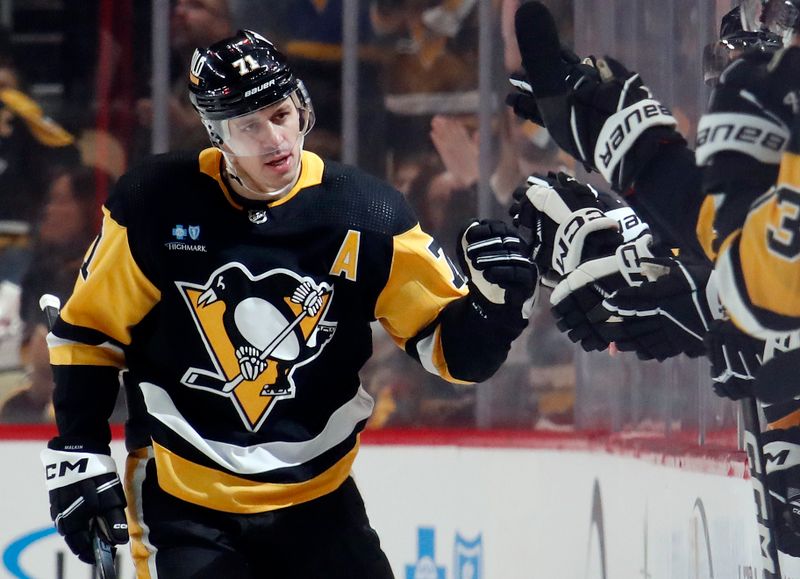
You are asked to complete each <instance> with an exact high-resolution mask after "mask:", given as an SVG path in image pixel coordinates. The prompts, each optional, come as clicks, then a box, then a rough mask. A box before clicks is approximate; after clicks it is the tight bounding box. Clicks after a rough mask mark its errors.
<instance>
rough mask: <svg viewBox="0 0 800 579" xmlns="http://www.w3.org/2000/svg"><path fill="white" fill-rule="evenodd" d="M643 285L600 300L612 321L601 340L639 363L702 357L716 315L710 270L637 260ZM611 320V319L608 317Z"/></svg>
mask: <svg viewBox="0 0 800 579" xmlns="http://www.w3.org/2000/svg"><path fill="white" fill-rule="evenodd" d="M640 274H641V275H642V276H643V277H644V278H646V279H647V280H648V281H647V283H642V284H640V285H638V286H634V285H631V287H623V288H621V289H619V290H618V291H617V292H615V293H614V294H613V295H611V296H610V297H608V298H607V299H606V300H605V301H604V302H603V308H604V309H605V310H606V311H607V312H608V315H609V317H610V319H611V320H613V319H617V320H619V321H618V323H616V324H614V323H611V322H609V323H608V324H606V325H605V326H602V327H603V328H604V330H605V331H604V333H603V335H604V337H606V339H608V340H609V341H610V342H611V341H613V342H614V343H615V344H616V346H617V348H618V349H619V350H620V351H623V352H631V351H632V352H636V355H637V356H638V357H639V358H640V359H642V360H652V359H655V360H659V361H663V360H666V359H667V358H671V357H673V356H677V355H678V354H686V355H687V356H690V357H693V358H695V357H698V356H702V355H703V354H705V353H706V349H705V345H704V342H703V339H704V337H705V335H706V332H707V331H708V328H709V326H710V324H711V322H712V320H713V319H714V318H715V317H716V316H719V315H721V313H720V308H719V300H718V297H717V290H716V284H715V283H710V282H709V279H710V276H711V267H710V266H709V265H707V264H706V263H705V262H697V263H691V262H687V261H679V260H677V259H673V258H670V257H650V258H643V259H642V260H641V267H640ZM611 316H613V318H611Z"/></svg>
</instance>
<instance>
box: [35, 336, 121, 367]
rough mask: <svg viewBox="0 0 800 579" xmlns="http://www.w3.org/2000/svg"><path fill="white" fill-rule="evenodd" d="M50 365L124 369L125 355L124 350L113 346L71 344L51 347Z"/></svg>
mask: <svg viewBox="0 0 800 579" xmlns="http://www.w3.org/2000/svg"><path fill="white" fill-rule="evenodd" d="M49 352H50V363H51V364H52V365H53V366H113V367H116V368H123V367H124V366H125V355H124V354H123V353H122V350H120V349H119V348H115V347H113V346H111V345H107V346H90V345H88V344H78V343H76V342H69V343H66V344H62V345H58V346H51V347H50V348H49Z"/></svg>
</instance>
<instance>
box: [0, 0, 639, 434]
mask: <svg viewBox="0 0 800 579" xmlns="http://www.w3.org/2000/svg"><path fill="white" fill-rule="evenodd" d="M63 4H64V6H65V8H64V9H65V10H66V11H67V16H66V18H65V21H66V22H67V23H68V24H69V26H68V30H67V31H66V36H65V42H66V46H65V48H64V51H63V54H64V58H65V59H69V61H70V63H71V64H75V66H70V67H67V68H68V71H67V70H65V67H63V66H62V67H58V66H57V63H54V66H53V71H52V75H53V77H54V78H58V80H59V81H60V82H61V83H62V85H63V87H64V90H63V93H62V94H61V98H60V99H55V100H53V99H52V98H51V99H49V101H48V103H47V104H48V106H47V107H44V106H43V105H42V104H41V103H39V102H37V98H36V95H35V91H30V90H29V88H28V85H27V83H26V70H24V68H23V66H22V64H21V63H20V61H19V59H17V52H18V51H17V50H16V49H15V46H14V43H13V42H11V40H12V38H13V35H12V34H11V33H10V32H9V31H6V32H5V33H4V34H3V37H2V39H0V196H2V201H0V370H2V379H0V396H2V400H3V402H2V406H0V422H43V421H44V422H46V421H50V420H52V408H51V395H52V379H51V376H50V373H49V367H48V362H47V349H46V343H45V337H46V334H47V330H46V327H45V325H44V318H43V316H42V314H41V312H40V311H39V309H38V300H39V297H40V295H41V294H43V293H52V294H55V295H56V296H58V297H59V298H60V299H61V300H62V302H63V301H65V300H66V298H67V297H68V296H69V294H70V291H71V288H72V285H73V283H74V280H75V278H76V276H77V274H78V269H79V267H80V264H81V261H82V257H83V255H84V253H85V251H86V250H87V248H89V246H90V244H91V241H92V239H93V237H94V236H95V235H96V234H97V228H98V225H99V223H100V214H99V207H100V205H101V204H102V202H103V200H104V199H105V198H106V196H107V195H108V194H109V191H110V190H111V188H112V187H113V184H114V181H115V179H116V178H118V177H119V176H120V175H121V174H122V173H123V172H124V171H125V170H126V169H127V168H129V167H130V166H131V165H133V164H135V163H136V162H137V160H138V159H141V158H142V157H143V156H144V155H146V154H149V153H150V147H151V130H152V127H153V119H154V109H155V107H154V103H153V102H152V100H151V94H150V90H151V83H150V71H151V65H150V61H149V58H150V50H151V47H150V42H151V39H150V37H149V34H150V27H149V25H148V24H147V23H148V22H149V19H150V18H151V16H152V14H151V13H150V12H149V10H151V6H150V5H151V3H149V2H148V3H139V2H131V1H123V2H115V3H106V2H102V1H101V0H92V1H86V2H81V3H71V2H64V3H63ZM549 4H550V8H551V9H552V11H553V13H554V14H555V15H556V17H557V22H558V24H559V26H560V29H561V30H560V33H561V37H562V38H563V39H564V40H565V41H566V42H568V43H570V44H572V43H573V30H574V28H575V22H574V21H573V13H574V6H573V1H572V0H551V1H550V2H549ZM145 5H146V6H145ZM517 5H518V0H493V1H492V2H491V10H492V14H493V17H494V18H493V22H492V26H493V28H494V31H495V34H493V38H494V39H495V41H496V42H495V44H494V45H493V46H492V78H493V81H492V82H493V85H492V91H493V93H494V95H495V96H496V98H495V100H496V102H495V103H494V104H493V105H492V122H491V133H492V134H491V144H492V146H491V167H492V172H491V175H490V177H489V179H488V183H489V185H490V199H489V203H488V204H487V203H484V204H483V205H481V207H483V208H484V210H483V211H482V212H483V213H488V214H484V215H481V216H482V217H499V218H506V219H507V215H506V214H507V209H508V207H509V205H510V203H511V196H512V192H513V191H514V189H515V188H516V187H517V186H519V185H520V184H521V183H522V182H523V181H524V179H525V177H526V176H527V175H529V174H532V173H536V172H547V171H549V170H567V171H575V170H576V169H579V168H576V167H575V166H574V164H573V163H574V162H573V161H572V160H571V159H570V158H568V157H566V156H565V155H564V154H563V153H561V152H560V150H559V149H558V147H557V146H556V145H555V143H554V142H553V141H552V139H551V138H550V136H549V135H548V134H547V131H546V130H544V129H542V128H541V127H539V126H537V125H535V124H533V123H531V122H528V121H522V120H520V119H519V118H517V117H515V116H514V115H513V113H512V112H511V110H510V109H509V108H508V107H505V106H504V105H503V98H504V96H505V94H506V92H507V90H508V84H507V78H508V75H509V73H511V72H513V71H515V70H518V69H519V68H520V57H519V53H518V51H517V49H516V43H515V41H514V32H513V15H514V11H515V9H516V7H517ZM109 6H112V8H109ZM359 6H360V11H361V12H360V14H359V18H358V35H359V51H358V59H359V60H358V61H359V75H358V78H359V83H358V119H357V122H358V136H359V139H358V143H359V145H358V151H357V164H358V165H359V166H361V167H362V168H364V169H366V170H367V171H369V172H372V173H374V174H376V175H378V176H380V177H383V178H386V179H387V180H388V181H389V182H391V183H392V184H393V185H394V186H395V187H396V188H397V189H398V190H400V191H401V192H403V193H404V194H405V195H406V196H407V198H408V200H409V201H410V203H411V204H412V206H413V207H414V209H415V210H416V212H417V214H418V217H419V220H420V222H421V224H422V226H423V228H424V229H425V230H426V231H428V232H430V233H431V234H432V235H434V236H435V237H436V238H437V240H438V242H439V243H440V244H441V245H442V247H444V248H445V251H446V252H447V253H448V255H450V256H454V255H455V252H454V244H455V242H456V239H457V234H458V232H459V230H460V229H461V227H462V226H463V225H464V223H465V221H466V219H467V218H469V217H472V216H475V215H478V214H479V195H481V194H482V193H481V192H480V191H479V189H480V186H479V183H480V182H481V179H480V174H479V166H480V162H479V158H480V134H479V125H480V123H479V48H480V47H479V12H480V3H479V2H477V0H363V1H362V2H360V3H359ZM126 10H127V11H128V12H127V13H126ZM342 10H343V2H342V0H332V1H326V2H319V1H312V0H292V1H289V0H283V1H281V0H276V1H274V2H270V3H269V9H268V10H265V9H264V3H263V2H259V1H256V0H173V1H172V4H171V12H170V23H169V28H170V34H169V38H170V51H171V56H170V89H171V91H170V94H169V100H168V103H167V111H168V115H169V122H168V125H169V131H170V133H169V148H170V149H173V150H177V149H200V148H204V147H206V146H208V137H207V134H206V132H205V130H204V129H203V127H202V125H201V124H200V123H199V122H198V119H197V117H196V114H195V112H194V111H193V110H192V108H191V105H190V103H189V99H188V96H187V95H188V91H187V88H186V74H185V71H186V70H187V68H188V63H189V60H190V57H191V53H192V51H193V50H194V48H195V47H196V46H207V45H209V44H211V43H212V42H213V41H214V40H216V39H218V38H220V37H224V36H227V35H230V34H231V33H232V32H233V31H235V30H236V29H238V28H242V27H247V28H251V29H254V30H258V31H261V32H263V33H264V34H265V35H266V36H267V37H269V38H271V39H273V40H274V41H275V42H276V44H278V46H279V47H280V48H281V49H282V50H283V51H284V52H285V53H287V55H288V56H289V58H290V61H291V62H292V65H293V68H294V69H295V73H296V74H297V76H298V77H300V78H301V79H303V81H304V82H305V84H306V86H307V87H308V90H309V92H310V94H311V98H312V101H313V103H314V107H315V110H316V119H317V121H316V126H315V128H314V130H313V131H312V132H311V133H310V134H309V135H308V137H307V139H306V148H307V149H309V150H312V151H314V152H316V153H318V154H320V155H321V156H323V157H327V158H331V159H340V158H341V156H342V154H343V150H342V147H343V143H342V139H341V132H342V131H341V128H342V97H341V95H342V82H341V76H342V56H343V50H342V30H343V27H342V24H343V19H342ZM109 11H111V14H109ZM267 12H268V13H267ZM126 18H128V19H129V20H126ZM130 19H132V20H130ZM131 21H133V22H137V23H140V24H142V25H137V26H133V27H131V26H130V25H129V22H131ZM89 64H91V66H90V65H89ZM56 69H57V70H56ZM486 207H488V210H486ZM547 306H548V301H547V296H542V298H541V299H540V300H539V306H537V309H536V310H535V312H534V315H533V318H532V321H531V323H530V325H529V328H528V330H527V331H526V332H525V333H524V334H523V336H522V337H520V339H518V340H517V342H516V343H515V346H514V350H513V351H512V353H511V355H510V356H509V360H508V362H507V363H506V364H505V366H504V367H503V368H502V369H501V370H500V372H498V374H497V375H496V376H495V377H493V378H492V379H491V380H490V381H489V383H487V384H483V385H479V386H477V387H476V386H470V387H468V386H464V387H461V386H453V385H451V384H448V383H445V382H443V381H441V380H439V379H438V378H435V377H434V376H432V375H429V374H427V373H426V372H425V371H424V370H423V369H422V368H421V367H420V366H419V365H418V364H416V363H414V361H412V360H411V359H410V358H409V357H408V356H407V355H405V354H404V353H403V352H402V351H401V350H400V349H399V348H397V347H396V346H395V344H394V343H392V341H391V340H390V339H389V338H388V336H387V335H386V334H385V333H384V332H383V330H382V329H381V328H379V327H378V326H377V325H376V328H375V332H374V340H375V345H374V354H373V357H372V359H371V360H370V361H369V362H368V364H367V366H366V367H365V368H364V369H363V371H362V382H363V384H364V387H365V388H366V389H367V390H368V391H369V392H370V394H371V395H372V396H373V398H374V399H375V401H376V411H375V413H374V415H373V417H372V418H371V421H370V423H369V427H371V428H387V427H403V428H408V427H454V428H472V427H480V428H569V427H571V426H572V425H574V424H575V422H576V414H575V408H576V406H575V405H576V397H577V396H579V393H578V392H577V391H576V382H577V381H578V379H579V376H580V373H581V368H582V364H585V361H586V359H585V357H583V356H584V354H583V352H578V351H576V349H575V346H574V345H573V344H572V343H571V342H570V341H569V340H568V339H566V338H565V337H563V336H562V335H561V334H560V333H559V331H558V330H557V329H556V328H555V326H554V324H553V321H552V318H551V314H550V311H549V308H548V307H547ZM605 363H607V361H606V360H604V361H602V364H605ZM614 365H615V366H614V367H615V368H616V370H615V371H618V370H619V368H632V367H634V366H635V362H634V361H630V360H627V358H626V357H625V356H619V357H618V358H616V359H615V361H614ZM611 375H612V378H610V380H611V381H614V380H616V379H617V377H618V375H617V374H611ZM619 379H620V380H630V379H631V378H630V376H627V377H624V376H623V377H620V378H619ZM118 418H119V419H123V416H122V414H121V413H120V416H119V417H118Z"/></svg>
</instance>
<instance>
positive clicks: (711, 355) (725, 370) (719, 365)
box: [705, 319, 765, 400]
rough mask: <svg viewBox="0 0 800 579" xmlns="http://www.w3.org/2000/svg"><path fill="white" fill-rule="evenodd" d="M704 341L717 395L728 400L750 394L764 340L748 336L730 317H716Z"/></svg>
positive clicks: (760, 358) (762, 353)
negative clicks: (728, 318)
mask: <svg viewBox="0 0 800 579" xmlns="http://www.w3.org/2000/svg"><path fill="white" fill-rule="evenodd" d="M705 345H706V351H707V353H708V359H709V360H710V361H711V379H712V380H713V382H714V384H713V386H714V392H716V394H717V396H720V397H722V398H730V399H731V400H741V399H742V398H744V397H746V396H752V395H753V381H754V380H755V377H756V372H757V371H758V369H759V368H761V361H762V359H763V356H764V347H765V343H764V341H763V340H757V339H756V338H753V337H751V336H748V335H747V334H745V333H744V332H742V331H741V330H740V329H739V328H737V327H736V326H735V325H734V323H733V322H731V321H730V320H725V319H719V320H714V321H713V322H712V323H711V326H710V327H709V329H708V333H707V334H706V337H705Z"/></svg>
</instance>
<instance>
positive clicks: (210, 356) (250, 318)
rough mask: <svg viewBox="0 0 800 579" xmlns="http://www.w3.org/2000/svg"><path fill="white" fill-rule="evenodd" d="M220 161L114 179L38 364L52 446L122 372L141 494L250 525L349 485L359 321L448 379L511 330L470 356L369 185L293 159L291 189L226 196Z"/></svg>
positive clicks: (438, 269)
mask: <svg viewBox="0 0 800 579" xmlns="http://www.w3.org/2000/svg"><path fill="white" fill-rule="evenodd" d="M222 167H223V159H222V156H221V153H220V151H219V150H217V149H213V148H212V149H207V150H205V151H203V152H202V153H200V155H199V157H198V156H196V155H189V154H170V155H163V156H158V157H154V158H152V159H151V160H149V161H147V162H146V163H145V164H144V165H142V166H140V167H139V168H137V169H134V170H133V171H131V172H130V173H128V174H127V175H126V176H124V177H123V178H122V179H120V181H119V183H118V185H117V187H116V189H115V191H114V193H113V194H112V195H111V196H110V198H109V200H108V202H107V203H106V206H105V207H104V221H103V227H102V231H101V233H100V235H99V236H98V238H97V240H96V241H95V242H94V244H93V245H92V246H91V247H90V248H89V250H88V252H87V255H86V258H85V262H84V264H83V266H82V268H81V272H80V275H79V279H78V281H77V283H76V286H75V290H74V293H73V295H72V297H71V298H70V299H69V300H68V301H67V303H66V304H65V306H64V308H63V310H62V312H61V317H60V319H59V321H58V322H57V324H56V326H55V327H54V330H53V332H52V333H51V335H50V337H49V344H50V355H51V362H52V364H53V366H54V373H55V376H56V383H57V386H56V393H55V396H54V398H55V406H56V414H57V423H58V426H59V435H60V436H61V437H62V438H64V439H65V440H69V439H70V438H75V439H83V440H85V439H89V440H94V441H98V443H100V444H107V443H108V441H109V433H108V426H107V418H108V416H109V414H110V412H111V407H112V406H113V404H114V398H115V396H116V392H117V388H118V380H119V375H120V370H125V371H124V372H123V373H122V376H123V380H124V383H125V385H126V392H127V395H128V404H129V410H130V419H129V421H128V423H127V424H126V442H127V445H128V448H129V450H136V449H140V448H144V447H148V446H152V449H153V454H154V455H155V460H156V465H157V473H158V481H159V484H160V486H161V487H162V488H163V489H164V490H166V491H167V492H169V493H171V494H173V495H174V496H176V497H179V498H181V499H183V500H186V501H189V502H192V503H195V504H200V505H203V506H207V507H211V508H214V509H217V510H221V511H226V512H234V513H254V512H263V511H268V510H271V509H275V508H280V507H284V506H288V505H291V504H296V503H299V502H303V501H307V500H311V499H313V498H316V497H319V496H321V495H324V494H325V493H327V492H330V491H332V490H333V489H335V488H337V487H338V486H339V484H341V482H342V481H343V480H345V478H346V477H347V476H348V474H349V472H350V467H351V465H352V463H353V460H354V458H355V455H356V452H357V449H358V440H359V432H360V431H361V430H362V429H363V428H364V425H365V423H366V420H367V418H368V416H369V415H370V413H371V411H372V407H373V400H372V398H371V397H370V396H369V394H368V393H367V392H366V391H365V390H364V389H363V387H362V386H361V384H360V381H359V377H358V370H359V369H360V368H361V366H362V365H363V364H364V362H365V361H366V360H367V359H368V358H369V356H370V354H371V351H372V347H371V330H370V322H371V321H373V320H375V319H377V320H379V321H380V322H381V324H382V325H383V327H384V328H385V329H386V330H387V331H388V332H389V334H390V335H391V336H392V338H393V339H394V340H395V341H396V342H397V344H398V345H399V346H400V347H404V348H405V349H406V351H407V352H409V353H410V354H411V355H412V356H414V357H415V358H417V359H418V360H419V361H420V362H421V363H422V364H423V365H424V366H425V368H426V369H428V370H429V371H431V372H433V373H435V374H438V375H439V376H441V377H443V378H445V379H448V380H451V381H454V382H469V381H473V380H475V379H476V378H475V376H483V375H485V373H486V372H485V366H486V365H487V364H489V365H494V366H495V367H496V366H497V365H499V363H498V362H497V360H498V359H499V360H501V361H502V359H503V358H504V357H505V354H506V352H507V350H508V347H509V344H510V342H511V340H513V338H514V337H515V336H516V335H518V333H519V331H521V328H515V329H514V330H513V331H510V332H509V333H508V335H503V332H502V331H499V332H494V331H493V330H488V331H485V332H483V333H484V334H487V335H488V336H484V337H483V338H482V339H478V340H477V341H476V344H477V346H476V347H473V348H471V347H470V346H469V345H468V343H467V342H466V341H465V336H464V334H465V332H464V331H461V329H460V327H459V326H458V324H455V325H453V324H451V325H450V326H448V323H447V319H448V315H449V318H450V319H463V318H465V317H469V316H474V313H469V312H471V311H472V310H474V309H475V308H473V307H464V308H462V309H463V310H464V312H465V313H464V314H463V315H462V314H454V313H453V312H454V311H456V310H458V308H459V307H460V304H463V303H465V302H467V301H468V298H469V296H468V293H467V286H466V284H465V282H464V280H463V278H462V277H461V275H460V274H459V273H458V271H457V270H456V269H455V268H454V267H453V266H452V263H451V262H450V261H449V260H448V259H447V258H446V256H444V255H443V253H442V251H441V249H440V247H439V245H438V244H437V243H436V241H434V240H433V239H432V238H431V237H430V236H429V235H427V234H426V233H424V232H423V231H422V230H421V229H420V227H419V225H418V223H417V220H416V218H415V216H414V215H413V212H412V211H411V209H410V208H409V206H408V205H407V204H406V202H405V200H404V199H403V196H402V195H401V194H400V193H399V192H397V191H395V190H394V189H392V188H391V187H389V186H388V185H386V184H384V183H382V182H381V181H378V180H376V179H373V178H371V177H369V176H367V175H366V174H364V173H362V172H360V171H358V170H357V169H354V168H350V167H346V166H343V165H340V164H337V163H332V162H327V161H325V162H323V161H322V160H321V159H320V158H319V157H317V156H316V155H314V154H313V153H310V152H304V153H303V155H302V169H301V175H300V178H299V181H298V183H297V184H296V186H295V187H294V188H293V189H292V190H291V191H290V192H289V193H288V194H287V195H286V196H285V197H284V198H281V199H280V200H278V201H275V202H273V203H270V204H267V203H266V202H256V201H251V200H247V199H244V198H242V197H240V196H238V195H236V194H235V193H234V192H233V191H232V190H231V189H230V188H229V187H227V185H226V181H225V179H224V178H223V176H222V175H221V169H222ZM448 312H449V314H448ZM484 317H485V316H484ZM470 323H472V322H470ZM481 340H483V341H481ZM476 348H477V351H476ZM493 351H496V352H495V353H494V354H493V353H492V352H493ZM492 358H493V359H494V361H492V362H487V363H486V364H483V365H482V362H481V360H482V359H487V360H489V359H492ZM482 366H483V368H482ZM493 371H494V368H490V369H489V370H488V372H489V373H491V372H493ZM477 379H481V378H480V377H479V378H477Z"/></svg>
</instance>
